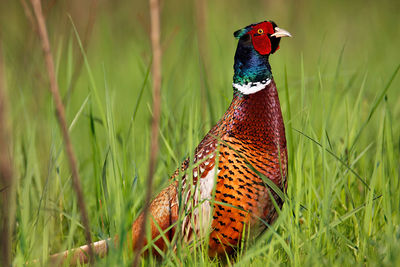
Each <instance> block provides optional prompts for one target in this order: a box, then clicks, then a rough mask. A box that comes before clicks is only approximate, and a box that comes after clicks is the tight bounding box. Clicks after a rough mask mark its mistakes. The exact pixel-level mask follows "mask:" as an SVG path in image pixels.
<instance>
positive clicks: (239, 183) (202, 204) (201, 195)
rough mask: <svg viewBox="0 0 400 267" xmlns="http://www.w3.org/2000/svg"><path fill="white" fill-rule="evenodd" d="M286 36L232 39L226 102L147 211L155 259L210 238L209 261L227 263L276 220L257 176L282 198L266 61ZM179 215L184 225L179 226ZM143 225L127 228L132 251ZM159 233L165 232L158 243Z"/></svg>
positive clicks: (283, 157)
mask: <svg viewBox="0 0 400 267" xmlns="http://www.w3.org/2000/svg"><path fill="white" fill-rule="evenodd" d="M286 36H288V37H290V36H291V35H290V33H289V32H287V31H286V30H283V29H280V28H278V27H277V25H276V24H275V23H274V22H273V21H263V22H260V23H257V24H251V25H249V26H247V27H245V28H242V29H240V30H238V31H236V32H234V37H236V38H237V39H238V40H239V41H238V45H237V49H236V53H235V60H234V76H233V84H232V87H233V99H232V102H231V104H230V106H229V108H228V110H227V111H226V112H225V114H224V115H223V116H222V118H221V119H220V120H219V121H218V123H217V124H216V125H215V126H214V127H213V128H212V129H211V130H210V131H209V132H208V133H207V135H206V136H205V137H204V139H203V140H202V141H201V142H200V144H199V145H198V146H197V148H196V149H195V153H194V158H193V159H192V162H190V159H187V160H185V161H184V162H183V164H182V166H181V167H180V168H178V170H177V171H176V172H175V174H174V175H173V176H172V178H171V184H170V185H169V186H168V187H166V188H165V189H164V190H162V191H161V192H160V193H159V194H158V195H157V196H156V198H155V199H154V200H153V201H152V202H151V204H150V213H151V215H152V216H151V217H152V220H151V236H152V239H153V241H154V245H155V246H157V247H158V248H159V249H160V250H161V251H163V250H165V249H166V248H167V244H166V242H165V238H166V239H167V240H168V241H172V239H173V238H174V236H175V234H179V237H181V238H182V239H183V242H187V243H189V242H192V241H193V240H194V239H195V237H196V240H198V239H204V238H209V242H208V245H209V250H208V254H209V256H211V257H214V256H223V255H225V254H228V255H231V254H234V253H235V252H236V251H237V248H238V247H239V246H240V243H241V240H242V239H243V236H242V235H243V233H244V231H246V235H247V234H248V233H249V234H250V235H251V236H254V237H255V236H257V235H259V234H260V233H261V232H262V231H263V230H265V229H266V225H267V224H272V223H273V222H274V221H275V219H276V218H277V211H276V210H275V205H277V206H278V207H279V208H280V207H282V205H283V199H281V198H280V197H279V196H278V194H277V192H275V191H274V190H272V189H271V188H270V186H268V185H267V184H266V183H265V182H264V181H263V178H262V176H264V177H267V178H268V179H269V180H270V181H272V182H273V183H274V184H275V185H276V186H277V187H278V188H279V189H280V190H282V191H284V192H285V191H286V188H287V149H286V138H285V127H284V123H283V118H282V112H281V108H280V103H279V98H278V92H277V89H276V85H275V82H274V79H273V76H272V72H271V66H270V64H269V56H270V55H271V54H273V53H275V52H276V51H277V50H278V49H279V42H280V39H281V37H286ZM179 174H183V177H182V178H180V177H181V176H180V175H179ZM272 198H274V199H272ZM180 205H183V206H181V207H180ZM182 209H183V219H182V221H181V223H178V220H179V213H180V210H182ZM142 223H143V214H140V215H139V217H138V218H137V219H136V221H135V222H134V223H133V225H132V244H133V248H134V249H135V248H137V246H138V244H137V240H138V236H139V234H140V232H141V231H142V229H141V225H142ZM155 223H157V224H158V225H156V224H155ZM178 226H179V228H178ZM159 229H161V230H162V231H163V232H165V233H163V237H161V235H160V231H159ZM245 229H246V230H245ZM145 242H146V241H145ZM106 248H107V246H106V245H105V241H104V242H102V241H100V242H97V243H95V244H94V250H95V251H102V249H106ZM85 250H87V247H86V246H84V247H81V250H75V252H74V258H80V260H84V261H86V260H87V259H86V256H85V255H83V253H82V251H85ZM153 253H154V254H157V252H156V250H153ZM78 254H79V255H78ZM63 255H64V256H65V255H67V254H66V253H64V254H63Z"/></svg>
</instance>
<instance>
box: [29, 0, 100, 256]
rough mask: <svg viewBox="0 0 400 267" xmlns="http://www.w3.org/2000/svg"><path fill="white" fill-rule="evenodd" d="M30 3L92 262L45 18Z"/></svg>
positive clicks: (37, 3)
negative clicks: (35, 20)
mask: <svg viewBox="0 0 400 267" xmlns="http://www.w3.org/2000/svg"><path fill="white" fill-rule="evenodd" d="M31 3H32V7H33V10H34V13H35V16H36V19H37V24H38V34H39V37H40V40H41V43H42V49H43V53H44V58H45V62H46V67H47V72H48V75H49V80H50V91H51V94H52V96H53V100H54V103H55V106H56V114H57V119H58V122H59V124H60V128H61V132H62V136H63V139H64V145H65V149H66V152H67V157H68V161H69V165H70V168H71V172H72V185H73V188H74V190H75V193H76V196H77V199H78V206H79V210H80V212H81V217H82V223H83V226H84V228H85V237H86V242H87V245H88V247H89V249H88V253H89V261H90V262H93V260H94V258H93V249H92V246H91V243H92V238H91V236H90V229H89V219H88V216H87V211H86V206H85V202H84V199H83V194H82V189H81V184H80V179H79V173H78V167H77V163H76V158H75V154H74V151H73V148H72V144H71V140H70V137H69V134H68V127H67V123H66V120H65V110H64V105H63V103H62V101H61V97H60V92H59V89H58V84H57V80H56V75H55V69H54V62H53V57H52V54H51V50H50V43H49V38H48V35H47V29H46V24H45V20H44V17H43V12H42V5H41V2H40V0H31Z"/></svg>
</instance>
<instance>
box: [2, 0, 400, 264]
mask: <svg viewBox="0 0 400 267" xmlns="http://www.w3.org/2000/svg"><path fill="white" fill-rule="evenodd" d="M42 5H43V10H44V13H45V16H46V23H47V28H48V31H49V37H50V42H51V45H52V52H53V56H54V58H55V62H56V69H57V77H58V82H59V87H60V90H61V93H62V95H63V97H64V102H65V104H66V111H67V119H68V122H69V123H72V122H73V128H72V129H71V131H70V133H71V136H72V141H73V145H74V149H75V151H76V154H77V158H78V162H79V171H80V174H81V178H82V185H83V190H84V194H85V199H86V201H87V206H88V209H89V213H90V214H89V217H90V223H91V228H92V235H93V238H94V239H95V240H98V239H100V238H103V237H107V236H113V235H115V234H120V235H123V234H124V233H125V232H124V231H126V230H127V228H128V226H129V225H130V224H131V223H132V221H133V218H134V217H135V216H136V215H137V212H138V211H139V209H140V208H141V205H142V202H143V197H144V190H143V188H144V185H145V179H146V177H147V176H146V173H147V168H148V156H149V151H148V149H149V136H150V134H149V127H150V118H151V99H152V98H151V81H150V80H151V79H150V80H148V81H146V73H147V70H148V68H149V65H150V62H151V46H150V41H149V29H150V23H149V6H148V2H147V1H137V0H136V1H104V0H99V1H96V0H93V1H90V0H87V1H77V0H73V1H72V0H71V1H61V0H47V1H42ZM161 10H162V14H161V31H162V34H161V42H162V48H163V58H162V61H163V69H162V71H163V72H162V77H163V78H162V117H161V125H160V134H161V137H160V142H161V147H160V154H159V161H158V164H157V175H156V181H155V185H154V190H155V191H156V192H157V191H159V190H160V189H161V188H162V186H163V185H165V184H167V183H168V178H169V175H170V174H172V173H173V172H174V170H175V168H176V167H177V166H179V164H180V162H181V161H182V160H183V159H184V158H185V157H187V156H188V155H190V153H192V152H193V150H194V148H195V146H196V145H197V144H198V142H199V141H201V138H202V137H203V136H204V135H205V134H206V133H207V131H208V130H209V129H210V128H211V127H212V125H213V124H214V123H216V122H217V120H218V119H219V118H220V117H221V116H222V114H223V112H224V111H225V110H226V108H227V106H228V105H229V103H230V100H231V96H232V87H231V82H232V76H233V68H232V66H233V56H234V52H235V48H236V44H237V41H236V40H235V39H234V38H233V32H234V31H235V30H238V29H240V28H242V27H245V26H247V25H248V24H251V23H256V22H260V21H263V20H266V19H268V20H273V21H275V22H276V23H277V24H278V26H279V27H282V28H284V29H286V30H288V31H289V32H291V33H292V35H293V38H286V39H283V40H282V41H281V45H280V50H279V51H278V52H277V53H275V54H274V55H272V56H271V59H270V63H271V66H272V72H273V75H274V78H275V81H276V83H277V86H278V91H279V93H280V99H281V104H282V111H283V115H284V118H285V121H286V128H287V138H288V145H289V154H290V162H289V165H290V172H289V177H291V178H290V179H291V180H289V181H290V182H289V183H290V184H289V190H288V195H289V197H290V198H292V199H293V203H297V204H293V206H291V205H288V206H289V207H293V209H294V210H296V209H299V207H298V205H300V204H299V203H302V204H304V205H306V206H307V205H308V209H309V213H310V214H311V215H310V214H308V215H307V216H310V217H307V216H306V215H304V216H305V217H306V218H302V220H306V225H307V230H304V231H305V232H306V234H305V233H304V232H302V231H301V227H300V226H298V228H296V227H297V226H296V227H295V228H293V229H289V230H288V229H286V230H287V231H285V230H284V228H285V227H284V226H277V228H278V232H279V233H281V232H282V235H283V236H284V238H285V240H288V241H287V242H288V244H289V246H290V249H291V250H292V251H293V255H291V256H290V255H289V254H290V253H287V254H285V253H284V252H282V247H281V246H282V244H281V243H279V242H278V241H277V242H276V243H274V242H275V241H270V240H269V239H268V240H269V241H267V239H266V240H264V241H265V242H272V244H271V243H269V244H270V247H271V248H272V249H273V248H275V249H276V250H275V252H274V251H273V252H271V250H268V248H265V249H266V250H267V251H262V252H257V251H258V250H257V249H253V254H252V253H249V255H252V256H249V257H248V258H245V259H243V262H246V260H249V261H250V262H253V264H254V265H257V264H258V263H263V262H265V261H267V260H266V259H265V258H263V257H265V255H264V254H263V253H266V254H267V255H269V256H268V257H267V258H268V260H272V261H273V262H275V263H279V262H281V263H286V264H287V263H289V264H293V263H295V264H300V265H302V264H312V263H319V262H325V263H331V264H332V263H334V262H336V263H337V262H343V263H347V264H349V263H351V262H353V261H355V262H358V263H359V264H363V262H364V263H365V262H366V263H375V264H378V263H382V262H385V263H386V264H389V265H390V264H393V263H395V262H396V261H397V262H399V256H396V252H397V253H398V252H399V251H400V249H399V243H400V241H399V239H400V229H399V219H400V218H399V214H398V213H399V205H400V201H399V199H400V197H399V194H398V193H399V189H400V188H399V182H398V179H399V158H398V155H399V149H400V144H399V138H400V135H399V133H400V124H399V123H398V122H399V120H400V93H399V87H400V79H399V78H398V77H397V78H395V79H394V81H393V83H392V84H391V86H390V88H389V89H388V90H387V91H386V92H385V91H384V90H385V88H386V85H387V84H388V82H389V80H390V79H391V77H392V75H393V73H394V72H395V70H396V68H397V67H398V65H399V63H400V53H399V47H400V27H399V26H400V1H387V0H381V1H370V0H367V1H365V0H364V1H361V0H357V1H344V0H339V1H316V0H297V1H296V0H280V1H238V0H230V1H227V0H219V1H205V0H204V1H178V0H169V1H161ZM73 25H75V27H76V29H77V34H78V35H79V38H80V39H81V40H82V42H83V43H84V45H83V46H84V48H85V50H86V54H87V62H88V65H85V64H84V60H83V59H82V53H81V49H80V47H79V45H78V41H77V40H78V39H77V35H76V34H75V32H74V28H73ZM0 42H1V44H2V51H1V52H2V54H3V61H4V62H3V64H4V68H5V82H6V89H7V96H8V102H9V105H8V108H9V110H10V112H9V121H10V122H11V125H12V144H10V149H11V150H12V151H13V158H14V169H15V177H16V179H17V206H16V210H17V212H16V224H15V225H16V227H15V232H14V235H13V253H14V256H15V263H16V264H21V263H23V262H24V261H26V260H29V259H34V258H40V257H43V258H46V255H47V254H48V253H54V252H56V251H59V250H61V249H64V248H66V247H73V246H76V245H80V244H82V243H84V237H83V231H82V229H81V227H80V225H79V214H78V212H77V206H76V200H75V195H74V194H73V191H72V188H71V186H70V174H69V169H68V165H67V161H66V159H65V158H64V156H63V155H64V154H63V151H62V148H63V147H62V139H61V138H60V132H59V128H58V125H57V122H56V119H55V116H54V105H53V104H52V98H51V95H50V93H49V90H48V87H49V83H48V77H47V72H46V70H45V68H44V61H43V55H42V51H41V47H40V42H39V39H38V37H37V31H36V26H35V18H34V16H33V13H32V9H31V8H30V3H29V1H27V0H21V1H1V2H0ZM91 75H93V76H91ZM285 77H286V78H285ZM142 89H143V90H142ZM379 96H382V97H383V98H382V99H380V98H379ZM136 109H137V111H136V112H135V110H136ZM134 114H135V116H133V115H134ZM370 115H371V116H370ZM369 118H370V119H369ZM0 127H1V126H0ZM296 130H298V131H300V132H302V133H304V134H307V135H309V136H311V137H312V138H314V139H315V140H317V141H318V142H320V143H321V144H322V145H323V146H324V147H327V148H329V150H331V151H333V152H334V153H335V154H336V155H337V156H338V157H339V158H341V159H342V160H343V161H345V162H346V163H347V164H348V165H349V166H352V167H353V168H355V170H356V172H357V173H359V174H360V176H361V177H363V178H364V179H365V180H366V181H367V183H368V184H370V185H371V184H372V190H373V191H372V192H371V191H368V190H365V188H364V187H363V186H362V184H361V183H360V182H359V181H358V180H357V178H356V177H355V176H354V175H352V174H351V173H350V172H349V171H348V169H346V168H343V164H341V163H340V162H339V161H337V160H335V159H334V158H333V157H330V156H329V155H328V154H327V153H325V152H324V150H321V149H319V147H318V146H315V145H314V144H313V143H312V141H310V140H308V139H307V138H305V137H304V136H303V135H302V134H300V133H298V132H297V131H296ZM380 168H382V169H380ZM327 177H328V178H327ZM338 181H339V182H338ZM299 187H300V188H299ZM374 190H376V192H375V191H374ZM296 192H297V193H296ZM378 195H383V198H381V199H380V200H379V201H380V202H378V203H380V204H377V206H372V204H371V202H368V201H369V200H371V199H372V198H373V197H375V196H378ZM321 203H322V204H321ZM368 203H369V204H368ZM363 204H365V205H366V206H367V207H369V209H367V210H366V211H365V212H364V211H362V212H361V213H357V214H351V218H352V219H350V220H349V221H351V222H349V221H348V222H347V224H346V225H345V226H343V229H342V231H341V234H340V235H341V236H344V237H345V238H344V239H343V240H345V241H344V243H340V242H341V241H340V242H339V243H336V240H337V239H339V240H341V236H340V235H338V236H339V237H338V236H336V233H335V234H333V236H324V237H321V240H320V239H319V238H317V240H318V241H317V244H315V243H313V242H314V241H312V240H314V239H310V236H312V235H313V234H314V233H318V232H319V231H322V230H321V229H324V227H325V226H326V225H329V223H330V222H333V221H335V220H336V219H337V218H338V216H339V215H340V214H344V213H346V212H349V211H351V210H352V209H353V208H355V207H358V206H360V205H363ZM321 205H322V206H321ZM369 205H371V206H369ZM389 206H390V209H389V208H388V207H389ZM296 207H297V208H296ZM287 209H289V208H287ZM297 211H298V213H297V215H296V216H300V217H302V215H300V214H302V212H300V211H299V210H297ZM303 212H304V211H303ZM287 214H290V211H287ZM318 214H319V215H320V217H319V215H318ZM360 214H362V215H360ZM389 214H390V218H389ZM314 215H315V216H316V217H313V216H314ZM307 218H308V219H307ZM321 218H322V219H321ZM286 219H287V221H283V222H282V223H283V225H285V224H286V225H287V224H290V223H292V222H291V219H290V216H289V215H288V216H287V217H286ZM296 219H298V218H297V217H296ZM368 221H370V222H368ZM296 225H297V224H296ZM389 226H390V227H389ZM279 227H283V228H279ZM360 229H363V230H360ZM390 231H392V233H394V234H393V236H392V238H393V240H392V239H390ZM287 233H289V234H287ZM295 233H296V234H295ZM357 233H358V234H357ZM293 234H295V237H294V236H293ZM303 234H304V236H303ZM286 235H287V236H286ZM303 238H304V240H303ZM389 239H390V240H389ZM296 240H297V241H296ZM348 241H349V242H350V244H353V247H351V245H349V242H348ZM296 242H300V243H301V242H305V245H304V244H303V245H301V246H300V243H296ZM362 244H363V245H362ZM354 246H357V249H355V248H354ZM265 247H267V246H265ZM300 248H301V249H300ZM302 249H303V250H302ZM314 249H315V250H314ZM276 251H278V252H276ZM120 253H122V254H123V255H124V256H123V260H121V259H119V260H118V259H116V262H119V263H121V264H122V263H124V264H127V263H128V262H129V259H130V256H129V253H125V252H120ZM269 253H270V254H271V253H272V254H271V255H272V256H271V255H270V254H269ZM275 253H277V254H275ZM189 254H190V253H189ZM116 255H120V254H118V253H116ZM260 255H264V256H260ZM312 255H315V258H316V259H318V260H315V259H314V260H315V261H314V260H313V257H314V256H312ZM385 255H386V256H387V255H392V256H391V258H390V259H387V258H385V257H386V256H385ZM253 256H254V257H253ZM252 257H253V258H252ZM260 257H261V258H260ZM116 258H118V257H117V256H116ZM257 259H258V260H259V261H257ZM189 262H191V263H193V262H195V260H193V262H192V261H190V260H189ZM174 263H176V262H174V261H171V262H169V264H174ZM186 263H187V262H186ZM203 263H204V262H203ZM207 264H209V263H206V265H207Z"/></svg>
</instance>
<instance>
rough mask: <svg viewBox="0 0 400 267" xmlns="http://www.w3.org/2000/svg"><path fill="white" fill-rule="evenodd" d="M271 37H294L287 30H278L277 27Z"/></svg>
mask: <svg viewBox="0 0 400 267" xmlns="http://www.w3.org/2000/svg"><path fill="white" fill-rule="evenodd" d="M271 36H274V37H292V35H291V34H290V32H288V31H287V30H284V29H281V28H278V27H275V33H273V34H271Z"/></svg>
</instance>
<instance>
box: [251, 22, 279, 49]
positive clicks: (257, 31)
mask: <svg viewBox="0 0 400 267" xmlns="http://www.w3.org/2000/svg"><path fill="white" fill-rule="evenodd" d="M274 32H275V31H274V26H273V25H272V23H271V22H268V21H264V22H261V23H259V24H257V25H255V26H253V29H252V30H251V31H249V32H248V34H249V35H250V37H251V42H252V43H253V47H254V49H255V50H256V51H257V52H258V53H260V54H261V55H266V54H269V53H271V40H270V39H269V38H270V35H271V34H273V33H274ZM276 50H277V49H276ZM274 52H275V51H274Z"/></svg>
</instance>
